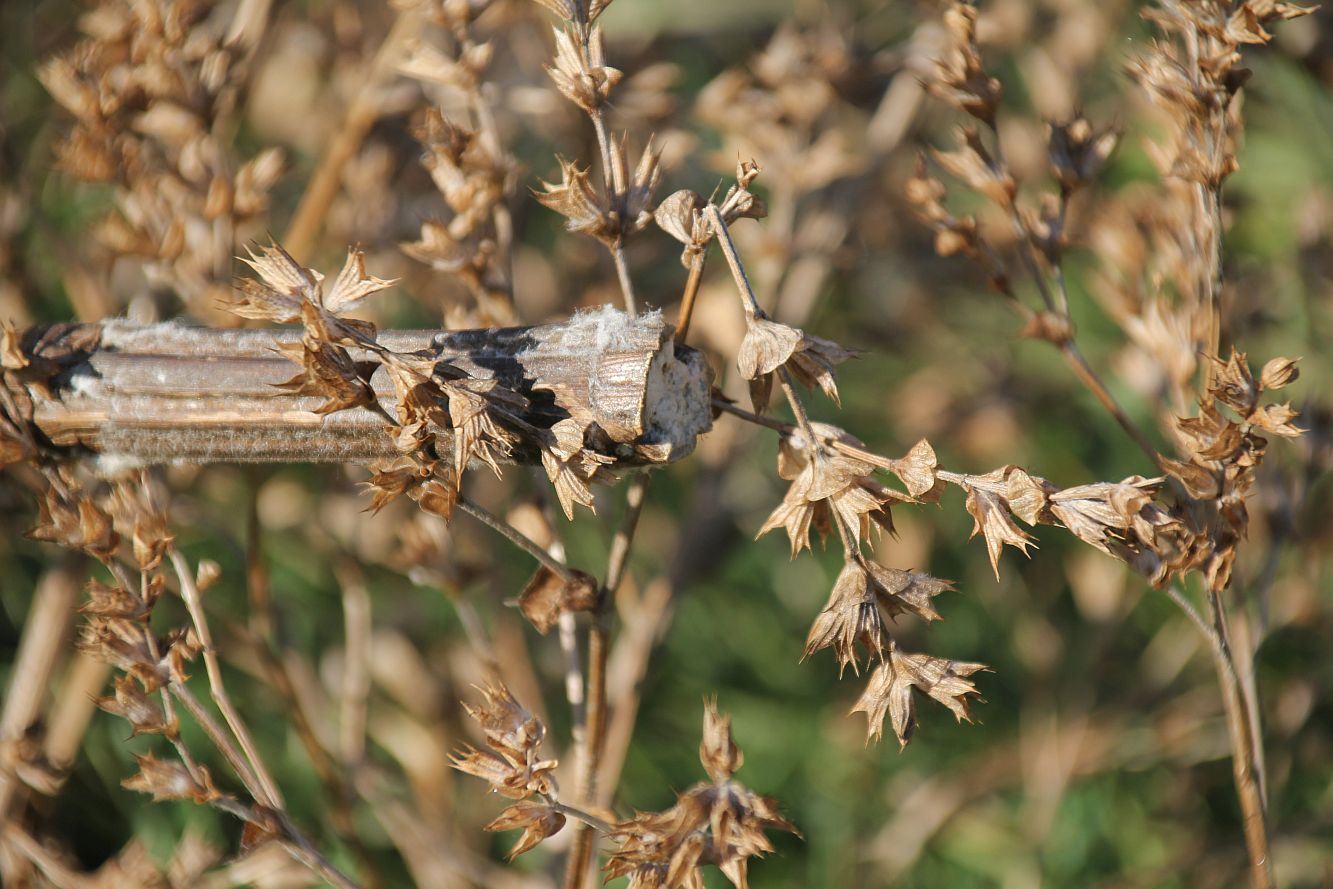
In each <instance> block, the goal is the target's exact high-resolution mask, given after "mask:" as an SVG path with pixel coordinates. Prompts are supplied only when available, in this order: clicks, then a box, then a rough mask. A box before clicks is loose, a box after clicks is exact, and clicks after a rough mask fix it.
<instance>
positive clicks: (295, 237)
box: [282, 10, 420, 261]
mask: <svg viewBox="0 0 1333 889" xmlns="http://www.w3.org/2000/svg"><path fill="white" fill-rule="evenodd" d="M419 27H420V22H418V21H417V19H416V16H415V15H413V14H412V13H411V12H409V11H406V10H403V11H400V12H399V13H398V15H397V16H396V17H395V19H394V23H393V27H392V28H390V29H389V33H388V35H387V36H386V37H385V38H384V43H382V44H381V45H380V48H379V51H378V52H376V53H375V58H374V60H372V62H371V63H370V68H369V70H368V71H367V73H366V78H365V80H364V82H363V83H362V86H361V88H360V89H359V90H358V91H357V94H356V98H355V99H353V100H352V104H351V107H349V108H348V109H347V116H346V117H344V118H343V121H342V125H341V126H340V127H339V128H338V132H337V133H336V134H335V135H334V137H333V139H332V141H330V142H329V147H328V150H327V151H326V152H324V156H323V157H321V158H320V162H319V167H318V169H316V170H315V174H314V175H313V176H311V177H310V181H309V182H308V183H307V184H306V189H305V193H304V194H303V195H302V196H301V202H300V204H298V205H297V207H296V214H295V215H294V216H293V217H292V221H291V224H290V225H288V226H287V233H286V235H285V236H284V237H283V239H282V240H283V246H285V247H286V248H287V251H288V252H289V253H291V255H292V256H294V257H296V258H297V259H298V260H299V261H305V260H307V259H308V258H309V257H310V251H311V250H312V249H314V246H315V240H316V238H318V237H319V232H320V229H321V228H322V227H323V224H324V219H325V217H327V215H328V210H329V206H330V205H331V204H332V203H333V200H334V198H336V197H337V196H338V191H339V190H340V189H341V188H342V174H343V169H344V168H345V167H346V166H347V162H348V161H350V160H351V159H352V155H354V154H356V152H357V149H358V148H360V147H361V143H362V142H363V141H364V140H365V138H366V134H367V133H369V132H370V129H371V127H372V126H374V125H375V121H376V120H378V119H379V117H380V115H381V114H382V113H383V111H384V105H383V102H382V101H381V98H380V95H379V93H380V90H381V88H382V87H383V85H384V76H385V74H386V73H387V72H389V71H391V70H392V67H393V62H394V60H395V57H396V56H397V55H398V53H399V51H400V49H401V47H402V43H403V41H404V40H405V39H406V38H407V37H409V36H410V35H411V34H413V33H415V32H416V31H417V30H418V28H419Z"/></svg>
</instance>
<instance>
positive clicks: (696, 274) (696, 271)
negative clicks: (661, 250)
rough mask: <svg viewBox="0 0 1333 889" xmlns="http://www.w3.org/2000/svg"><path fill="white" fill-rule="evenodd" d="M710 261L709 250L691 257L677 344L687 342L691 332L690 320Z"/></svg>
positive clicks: (677, 320)
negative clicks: (705, 268) (707, 263)
mask: <svg viewBox="0 0 1333 889" xmlns="http://www.w3.org/2000/svg"><path fill="white" fill-rule="evenodd" d="M707 259H708V251H707V248H704V249H702V250H700V251H699V252H698V253H695V254H694V255H692V256H691V257H690V274H689V277H688V278H686V279H685V291H684V293H683V294H682V295H681V298H680V312H679V314H677V315H676V342H678V343H683V342H685V337H686V336H688V335H689V332H690V320H691V319H692V318H693V317H694V301H695V300H696V299H698V297H699V285H700V284H701V283H702V282H703V279H704V263H705V262H706V261H707Z"/></svg>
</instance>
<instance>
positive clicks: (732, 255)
mask: <svg viewBox="0 0 1333 889" xmlns="http://www.w3.org/2000/svg"><path fill="white" fill-rule="evenodd" d="M704 215H705V216H707V217H708V222H709V224H710V225H711V226H712V227H713V232H714V233H715V234H716V235H717V243H718V245H719V246H720V247H721V248H722V255H723V256H724V257H726V260H727V266H728V267H729V268H730V269H731V276H732V277H733V278H734V279H735V280H736V289H737V290H738V291H739V292H740V295H741V299H742V301H744V303H745V313H746V314H747V315H760V316H762V315H763V313H764V310H763V309H762V308H760V306H759V300H758V299H757V298H756V297H755V295H754V287H752V286H751V285H750V278H749V276H748V275H746V274H745V266H744V265H742V264H741V257H740V253H739V251H737V250H736V242H735V241H733V240H732V239H731V230H730V229H729V228H728V227H727V221H726V220H725V219H723V218H722V211H721V210H719V209H718V207H717V205H716V204H712V203H710V204H709V205H708V206H707V207H705V208H704Z"/></svg>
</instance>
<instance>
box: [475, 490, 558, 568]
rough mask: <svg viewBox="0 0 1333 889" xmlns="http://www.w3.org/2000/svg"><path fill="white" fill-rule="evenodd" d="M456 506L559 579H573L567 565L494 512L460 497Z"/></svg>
mask: <svg viewBox="0 0 1333 889" xmlns="http://www.w3.org/2000/svg"><path fill="white" fill-rule="evenodd" d="M458 508H459V509H461V510H463V512H465V513H467V514H468V515H470V516H472V517H473V518H474V519H476V520H477V521H479V522H481V523H482V524H483V525H486V526H487V527H489V528H491V529H492V530H495V531H498V532H499V533H500V535H501V536H503V537H504V538H505V539H506V540H508V541H509V542H510V543H512V544H514V545H515V546H517V547H518V548H519V549H521V550H523V551H524V552H525V553H527V554H528V555H530V556H532V557H533V558H534V559H536V560H537V561H538V562H541V563H542V565H544V566H546V567H547V568H549V569H550V570H551V571H552V572H553V573H554V574H555V575H556V576H558V577H559V578H560V579H561V580H564V581H567V582H570V583H572V582H573V581H574V572H572V571H570V570H569V568H568V567H566V566H565V565H562V564H561V563H560V562H558V561H557V560H556V559H555V558H553V557H552V556H551V554H550V553H548V552H547V551H546V550H544V549H542V548H541V547H540V546H539V545H538V544H537V542H536V541H534V540H533V539H532V538H531V537H529V536H527V535H526V534H524V533H523V532H522V531H520V530H518V529H517V528H515V527H514V526H513V525H511V524H509V523H508V522H506V521H505V520H504V519H501V518H499V517H498V516H496V515H495V514H493V513H491V512H489V511H487V510H485V509H483V508H482V507H480V506H478V505H476V504H475V503H473V502H471V501H469V500H464V499H463V498H462V497H459V498H458Z"/></svg>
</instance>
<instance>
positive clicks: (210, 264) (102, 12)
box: [40, 0, 282, 317]
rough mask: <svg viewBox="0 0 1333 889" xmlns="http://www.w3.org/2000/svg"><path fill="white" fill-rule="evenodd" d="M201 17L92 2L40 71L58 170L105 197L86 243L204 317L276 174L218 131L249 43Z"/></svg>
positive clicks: (226, 281) (173, 1)
mask: <svg viewBox="0 0 1333 889" xmlns="http://www.w3.org/2000/svg"><path fill="white" fill-rule="evenodd" d="M212 11H213V9H212V4H210V3H202V2H193V0H154V2H144V3H135V2H126V0H103V2H100V3H99V4H98V5H97V6H96V7H95V8H94V9H92V10H91V11H89V12H88V13H86V14H85V15H84V16H83V18H82V19H81V22H80V24H81V27H82V29H83V31H84V33H85V34H86V35H87V38H86V39H85V40H84V41H83V42H82V43H80V44H78V45H77V46H76V47H75V48H74V49H73V50H71V51H70V52H68V53H66V54H64V55H61V56H58V57H56V58H54V59H52V60H50V61H49V62H47V63H46V65H45V66H44V67H43V68H42V70H41V72H40V76H41V80H42V83H43V84H44V85H45V86H46V88H47V90H48V91H49V92H50V93H51V95H52V96H53V97H54V98H55V100H56V101H57V102H59V103H60V105H61V106H62V107H63V108H64V109H65V110H66V111H68V112H69V113H70V114H71V115H73V117H74V125H73V127H72V128H71V129H70V130H69V132H68V134H67V135H66V136H65V137H64V138H63V139H62V140H61V142H60V143H59V144H58V146H57V148H56V153H57V157H58V162H59V164H60V166H61V168H62V169H64V170H65V171H67V172H68V173H70V174H71V175H74V176H76V177H77V178H79V179H82V180H84V181H89V182H105V183H110V184H113V185H114V186H115V187H116V191H115V199H116V209H115V211H114V212H112V213H111V214H110V215H108V216H107V217H106V219H105V220H103V222H102V223H101V225H100V226H99V227H98V230H97V238H98V241H99V242H100V243H101V244H102V246H103V247H104V248H105V249H106V250H107V251H109V252H110V254H111V255H112V256H130V257H137V258H140V259H142V260H143V261H144V262H145V264H146V266H145V267H146V269H147V270H148V271H149V273H150V275H151V276H152V277H153V278H154V279H155V280H156V281H157V282H159V283H161V284H162V285H164V286H166V287H167V288H169V289H171V290H172V291H174V292H175V293H176V294H178V296H179V297H180V299H181V300H183V301H184V303H185V305H186V307H187V309H188V310H189V311H191V312H192V313H194V314H196V315H201V316H204V317H211V316H210V309H211V307H212V304H213V302H214V301H215V300H217V299H218V298H219V297H220V296H223V295H225V294H226V293H227V292H228V291H229V290H230V278H231V260H232V255H233V252H234V250H235V243H236V240H237V231H238V229H240V228H242V227H243V226H245V225H247V224H248V223H249V222H250V221H251V220H256V219H258V218H260V217H261V215H262V214H263V213H264V212H265V211H266V210H267V209H268V201H269V190H270V189H271V188H272V186H273V185H274V183H275V182H276V181H277V179H278V176H279V174H280V173H281V170H282V155H281V154H280V153H279V152H278V151H277V150H274V149H269V150H265V151H262V152H260V153H258V154H256V155H255V156H254V157H252V158H250V159H249V160H247V161H245V162H244V163H238V162H237V161H236V159H234V158H233V157H232V154H231V151H230V147H229V145H228V143H227V140H226V135H227V132H228V127H229V125H228V122H229V120H231V116H232V112H233V106H234V105H235V102H236V98H237V90H238V88H239V87H240V85H241V84H242V82H243V80H244V77H245V73H246V68H247V65H246V61H247V59H248V55H249V51H250V49H251V46H250V41H251V40H252V38H253V34H252V31H251V30H250V29H247V28H242V27H239V26H240V24H242V23H241V22H240V21H238V22H237V23H236V24H237V28H236V29H235V30H232V29H229V28H228V27H227V22H226V21H225V19H224V18H223V17H220V16H214V15H210V13H211V12H212Z"/></svg>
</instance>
